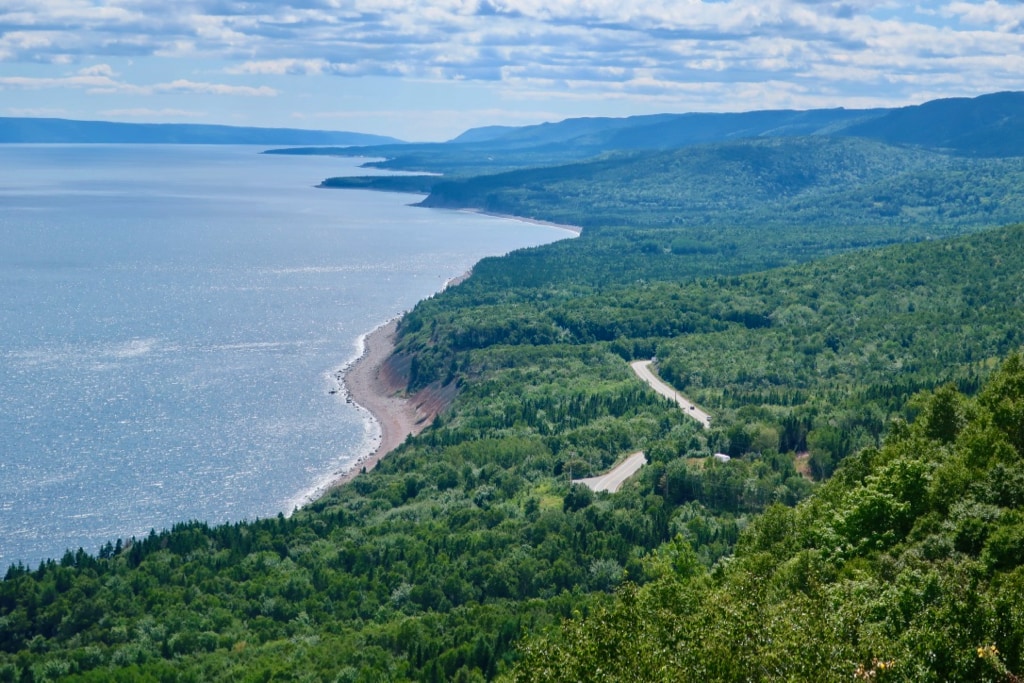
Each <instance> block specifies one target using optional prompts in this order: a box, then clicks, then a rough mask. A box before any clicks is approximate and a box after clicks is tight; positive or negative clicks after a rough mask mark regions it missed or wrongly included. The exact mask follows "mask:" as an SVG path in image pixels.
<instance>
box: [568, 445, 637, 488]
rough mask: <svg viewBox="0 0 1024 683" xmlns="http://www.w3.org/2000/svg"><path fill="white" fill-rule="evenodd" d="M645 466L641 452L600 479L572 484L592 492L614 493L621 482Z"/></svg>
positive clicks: (575, 480) (589, 479)
mask: <svg viewBox="0 0 1024 683" xmlns="http://www.w3.org/2000/svg"><path fill="white" fill-rule="evenodd" d="M646 464H647V457H646V456H645V455H644V454H643V451H641V452H639V453H634V454H633V455H631V456H629V457H628V458H626V459H625V460H624V461H623V462H622V463H620V464H619V465H618V466H617V467H615V468H613V469H612V470H611V471H610V472H608V473H607V474H602V475H601V476H600V477H587V478H586V479H573V480H572V483H574V484H583V485H584V486H588V487H590V489H591V490H592V491H608V492H609V493H615V492H616V491H618V490H619V488H620V487H621V486H622V484H623V482H625V481H626V480H627V479H629V478H630V477H632V476H633V475H634V474H636V471H637V470H639V469H640V468H641V467H643V466H644V465H646Z"/></svg>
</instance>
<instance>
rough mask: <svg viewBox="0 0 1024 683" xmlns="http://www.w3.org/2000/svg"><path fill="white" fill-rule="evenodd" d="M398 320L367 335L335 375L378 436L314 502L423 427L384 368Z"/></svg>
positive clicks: (391, 349) (373, 463) (392, 344)
mask: <svg viewBox="0 0 1024 683" xmlns="http://www.w3.org/2000/svg"><path fill="white" fill-rule="evenodd" d="M399 320H401V317H396V318H392V319H391V320H389V321H388V322H386V323H384V324H383V325H380V326H379V327H377V328H376V329H374V330H373V331H371V332H369V333H367V334H366V335H365V336H364V339H363V353H362V354H361V355H360V356H359V357H358V358H357V359H356V360H355V361H354V362H352V363H351V364H350V365H349V366H348V367H346V368H343V369H341V370H339V371H338V372H337V374H336V376H337V377H338V378H339V379H340V383H341V386H342V387H343V388H344V391H345V394H346V397H345V399H346V401H347V402H349V403H352V404H354V405H355V406H356V407H358V408H359V409H360V410H362V411H364V412H365V413H367V414H368V416H369V418H370V419H371V420H372V422H373V423H374V424H375V425H376V429H377V431H378V432H379V434H378V435H377V436H376V438H375V439H374V440H373V441H374V442H375V443H373V445H372V447H371V448H372V450H370V451H369V452H368V453H365V454H363V455H360V456H359V457H358V458H357V459H356V460H355V462H353V463H352V464H351V465H350V466H349V467H348V468H347V469H346V470H345V471H343V472H338V473H336V475H335V476H333V477H332V478H331V480H330V481H329V482H328V483H327V484H326V485H325V486H323V487H322V488H323V490H322V491H320V492H319V495H316V496H315V497H314V498H313V499H314V500H316V499H317V498H320V497H322V496H323V495H325V494H327V493H328V492H330V491H331V490H333V489H334V488H336V487H338V486H343V485H345V484H347V483H349V482H350V481H352V480H353V479H355V478H356V477H357V476H359V474H361V473H362V472H363V471H364V470H365V471H369V470H372V469H373V468H374V467H376V466H377V463H379V462H380V461H381V460H382V459H383V458H384V456H386V455H387V454H388V453H390V452H391V451H393V450H395V449H396V448H398V447H399V446H400V445H402V443H404V442H405V440H406V438H407V437H409V436H410V435H415V434H418V433H419V432H420V431H422V430H423V428H424V427H425V426H426V422H425V421H424V420H421V419H420V417H419V411H418V410H417V408H416V405H415V404H414V402H413V400H412V399H411V398H408V397H405V396H404V395H402V392H403V390H404V387H399V386H395V384H396V383H395V382H394V380H393V379H391V378H390V377H388V376H387V374H386V368H385V367H384V363H385V361H387V359H388V358H389V357H390V356H391V353H392V352H393V351H394V349H395V334H396V332H397V330H398V322H399Z"/></svg>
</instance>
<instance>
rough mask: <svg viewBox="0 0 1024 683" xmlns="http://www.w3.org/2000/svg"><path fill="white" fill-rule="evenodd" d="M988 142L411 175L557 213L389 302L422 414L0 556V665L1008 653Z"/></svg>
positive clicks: (59, 673)
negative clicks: (297, 461) (626, 467)
mask: <svg viewBox="0 0 1024 683" xmlns="http://www.w3.org/2000/svg"><path fill="white" fill-rule="evenodd" d="M507 134H509V131H491V133H490V134H483V135H482V136H481V137H482V138H483V139H482V140H478V142H480V144H483V143H485V142H488V140H491V139H496V138H494V137H493V136H497V137H498V138H500V137H502V136H504V135H507ZM471 138H472V136H471ZM452 158H453V159H454V158H455V157H452ZM458 158H460V159H463V160H464V161H465V160H466V157H465V156H462V157H458ZM524 158H525V157H524ZM505 161H506V162H507V161H508V159H507V158H506V160H505ZM467 163H468V162H467ZM496 163H503V162H501V161H500V160H499V161H498V162H496ZM1022 163H1024V161H1022V159H1021V158H999V159H979V158H966V157H961V156H952V155H947V154H942V153H937V152H934V151H926V150H922V149H906V148H897V147H894V146H891V145H887V144H883V143H879V142H872V141H866V140H863V139H853V138H849V139H830V138H825V137H817V136H816V137H811V138H806V137H804V138H790V139H785V140H781V139H763V140H754V141H738V142H728V143H716V144H714V145H706V146H696V147H689V148H686V149H682V150H671V151H659V152H650V151H645V152H630V153H628V154H622V153H615V154H610V155H608V156H606V157H603V158H600V159H597V160H593V161H589V162H586V163H579V164H573V165H569V166H562V167H557V168H543V169H532V170H518V171H515V172H512V173H508V174H500V175H493V176H481V177H477V178H473V179H465V180H462V181H455V180H451V179H442V180H439V181H435V180H430V181H429V182H430V184H431V188H432V190H433V195H432V197H433V199H432V200H430V201H431V202H437V203H442V204H445V205H454V206H461V205H466V206H477V205H478V204H480V203H483V204H484V206H482V207H478V208H488V209H491V210H502V211H510V212H515V213H519V214H520V215H531V216H536V217H541V218H547V219H552V220H559V221H563V222H570V223H576V224H582V225H583V226H584V228H585V230H584V232H583V234H582V236H580V238H579V239H575V240H565V241H562V242H560V243H555V244H552V245H548V246H545V247H540V248H537V249H529V250H522V251H518V252H514V253H512V254H510V255H508V256H506V257H502V258H493V259H485V260H484V261H482V262H481V263H480V264H478V266H477V267H476V268H475V270H474V273H473V275H472V276H471V277H470V278H469V279H468V280H466V281H464V282H462V283H461V284H459V285H457V286H454V287H451V288H449V289H448V290H446V291H445V292H443V293H441V294H439V295H438V296H435V297H433V298H430V299H428V300H426V301H423V302H421V303H420V304H418V305H417V306H416V307H415V309H414V310H413V311H411V312H410V313H409V314H407V315H406V316H405V318H404V319H403V320H402V322H401V324H400V327H399V334H400V337H399V341H398V345H397V349H396V354H395V356H394V357H393V359H392V361H393V363H394V366H395V367H398V368H403V369H407V371H408V388H409V389H410V390H416V389H420V388H423V387H427V386H433V387H435V388H442V387H443V388H444V389H445V390H446V391H445V393H446V394H450V395H454V397H455V398H454V401H453V403H452V405H451V407H450V408H449V409H448V410H446V411H445V412H444V413H442V414H441V415H439V416H438V418H437V419H436V420H435V421H434V423H433V424H432V425H431V426H430V427H429V428H428V429H426V430H425V431H423V432H422V433H421V434H420V435H419V436H417V437H412V438H409V439H408V440H407V441H406V442H405V443H404V444H403V445H402V446H401V447H400V448H398V449H397V450H396V451H395V452H393V453H392V454H390V455H389V456H388V457H387V458H385V459H384V460H383V461H382V462H381V464H380V465H379V466H378V467H377V468H375V469H373V470H371V471H369V472H366V473H364V474H361V475H360V476H358V477H357V478H356V479H355V480H354V481H353V482H352V483H350V484H349V485H346V486H344V487H342V488H341V489H339V490H336V491H334V492H332V493H331V494H329V495H327V496H325V497H324V498H323V499H321V500H319V501H318V502H316V503H315V504H313V505H310V506H308V507H307V508H305V509H303V510H300V511H297V512H296V513H295V514H294V515H293V516H291V517H287V518H286V517H284V516H280V517H278V518H276V519H270V520H261V521H253V522H246V523H238V524H230V525H223V526H217V527H210V526H208V525H207V524H204V523H203V522H201V521H192V522H189V521H185V520H183V522H182V523H181V524H180V525H178V526H176V527H175V528H174V529H171V530H165V531H154V532H153V533H152V534H150V535H149V536H148V537H146V538H141V539H122V540H120V541H113V540H112V542H111V543H109V544H107V545H106V546H104V547H103V548H101V549H99V551H98V553H93V552H92V549H85V550H81V549H79V550H77V551H75V550H71V551H69V552H68V553H67V554H65V555H64V556H63V557H62V558H59V559H57V558H54V560H51V561H48V562H45V563H43V564H42V565H40V566H39V567H24V566H20V565H19V566H14V567H11V568H10V569H9V570H8V571H7V572H6V576H5V578H4V580H3V581H2V582H0V681H45V680H71V681H118V680H120V681H171V680H174V681H218V680H220V681H238V680H241V681H269V680H277V681H280V680H297V681H298V680H325V681H396V680H397V681H401V680H425V681H442V680H444V681H448V680H455V681H478V680H490V679H494V678H496V677H499V676H507V677H509V678H511V679H512V680H559V679H560V678H561V679H562V680H591V679H606V680H617V679H618V680H648V679H650V680H690V679H697V678H702V679H706V680H750V679H756V680H806V681H820V680H832V679H835V680H839V679H845V680H849V679H851V678H854V679H872V678H873V679H877V680H885V679H892V680H907V681H911V680H914V681H917V680H923V681H928V680H934V681H940V680H993V681H1014V680H1019V679H1018V678H1017V676H1019V675H1021V670H1022V666H1021V657H1022V647H1024V642H1022V638H1024V614H1022V612H1021V607H1020V605H1021V604H1022V601H1021V599H1020V596H1021V595H1022V594H1024V593H1022V589H1024V578H1022V571H1024V570H1022V569H1021V568H1020V566H1019V565H1020V563H1021V560H1022V558H1024V540H1022V538H1024V534H1022V531H1021V529H1022V522H1021V519H1020V517H1021V504H1022V502H1024V483H1022V481H1024V479H1022V476H1024V475H1022V469H1021V457H1022V454H1021V449H1022V447H1024V446H1022V436H1021V425H1024V409H1022V407H1021V406H1024V367H1022V366H1024V361H1022V360H1021V358H1020V357H1019V355H1015V354H1016V353H1018V352H1019V350H1020V348H1021V346H1022V344H1024V337H1022V332H1021V330H1022V329H1024V225H1020V224H1019V223H1020V221H1021V220H1022V219H1024V189H1022V188H1024V182H1022V180H1024V177H1022V173H1024V166H1022ZM510 165H514V164H510ZM351 182H354V183H364V184H365V182H367V181H360V180H357V181H351ZM387 182H388V183H390V184H391V188H390V189H410V188H414V187H424V186H421V185H419V183H420V182H424V180H423V179H422V178H416V179H406V178H402V179H396V180H389V181H387ZM442 198H443V201H441V200H442ZM999 223H1004V224H1010V223H1018V225H1009V227H995V226H996V225H997V224H999ZM967 233H969V234H967ZM654 357H656V358H657V362H656V368H657V370H658V371H659V373H660V374H661V376H662V377H663V378H665V379H666V380H668V381H670V382H672V383H673V384H674V386H675V388H676V389H678V390H679V391H681V392H683V393H685V394H686V395H687V396H689V397H691V398H693V399H694V400H695V401H696V402H697V403H698V404H699V405H700V406H701V407H702V408H705V409H707V410H708V411H709V412H710V413H711V415H712V417H713V421H712V423H711V428H709V429H703V428H702V427H701V425H700V424H699V423H698V422H697V421H696V420H693V419H690V418H689V417H688V416H687V415H685V414H684V413H683V411H681V410H680V409H679V408H678V406H677V405H676V404H674V403H672V402H670V401H667V400H665V399H663V398H661V397H659V396H658V395H657V394H656V393H655V392H654V391H652V390H651V389H650V388H648V387H647V385H645V384H644V383H643V382H641V380H639V379H638V378H637V377H636V376H635V375H634V374H633V372H632V371H631V370H630V367H629V365H628V361H630V360H634V359H650V358H654ZM1007 358H1008V360H1004V359H1007ZM640 450H642V451H644V453H645V454H646V456H647V459H648V461H649V463H648V464H647V465H646V466H645V467H644V468H643V469H641V470H640V472H639V473H638V474H637V475H636V476H634V477H633V478H632V479H631V480H630V481H628V482H627V483H626V485H625V486H624V487H623V489H622V490H620V491H619V492H618V493H614V494H608V493H594V492H592V491H591V490H590V489H588V488H586V487H583V486H580V485H573V484H571V482H570V480H571V479H572V478H579V477H584V476H589V475H595V474H598V473H600V472H603V471H604V470H606V469H608V468H609V467H611V466H612V465H614V464H615V463H616V462H617V461H619V460H621V459H622V458H624V457H625V456H626V455H627V454H629V453H632V452H635V451H640ZM718 453H725V454H728V455H730V456H732V459H731V460H728V461H724V460H725V459H724V458H720V457H719V458H715V457H713V456H714V455H715V454H718ZM833 473H834V474H833ZM830 475H832V476H831V478H829V477H830ZM794 506H796V507H794ZM766 511H767V512H766ZM734 550H735V551H736V554H735V555H732V553H733V551H734ZM566 620H568V621H566ZM524 639H526V640H524ZM524 643H525V645H524ZM599 672H600V673H599Z"/></svg>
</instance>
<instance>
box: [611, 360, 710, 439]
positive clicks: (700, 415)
mask: <svg viewBox="0 0 1024 683" xmlns="http://www.w3.org/2000/svg"><path fill="white" fill-rule="evenodd" d="M652 362H653V361H649V360H635V361H633V362H632V363H630V364H629V367H631V368H633V372H635V373H636V374H637V377H639V378H640V379H642V380H643V381H645V382H647V383H648V384H650V385H651V387H652V388H653V389H654V390H655V391H657V392H658V393H659V394H661V395H662V396H664V397H665V398H670V399H672V400H673V401H675V402H676V403H678V404H679V407H680V408H682V409H683V412H684V413H686V414H687V415H689V416H690V417H692V418H693V419H694V420H696V421H697V422H700V423H701V425H703V427H704V428H705V429H707V428H708V427H710V426H711V416H710V415H708V414H707V413H705V412H704V411H703V410H701V409H700V408H698V407H697V406H696V405H694V404H693V403H692V402H691V401H690V399H688V398H686V397H685V396H683V395H682V394H680V393H679V392H678V391H676V390H675V389H673V388H672V387H670V386H669V385H667V384H665V383H664V382H662V381H661V380H660V379H658V377H657V375H655V374H654V372H653V371H652V370H651V363H652Z"/></svg>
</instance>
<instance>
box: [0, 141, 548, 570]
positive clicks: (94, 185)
mask: <svg viewBox="0 0 1024 683" xmlns="http://www.w3.org/2000/svg"><path fill="white" fill-rule="evenodd" d="M259 151H260V150H259V149H256V148H251V147H219V146H132V145H82V146H71V145H68V146H65V145H41V146H34V145H26V146H21V145H11V146H6V145H0V245H2V247H0V293H2V296H0V572H2V571H3V568H5V567H6V566H7V565H8V564H11V563H13V562H16V561H23V562H26V563H30V564H34V563H37V562H38V561H39V560H41V559H44V558H46V557H59V556H60V555H61V554H63V552H64V550H65V549H68V548H70V549H76V548H78V547H84V548H85V549H86V550H87V551H89V552H95V551H96V550H97V549H98V548H99V546H100V545H101V544H103V543H106V542H107V541H110V540H114V539H116V538H128V537H131V536H140V535H142V534H146V533H148V532H149V530H150V529H151V528H156V529H162V528H166V527H169V526H170V525H171V524H173V523H174V522H178V521H185V520H191V519H201V520H205V521H209V522H224V521H237V520H242V519H253V518H256V517H266V516H271V515H276V514H277V513H279V512H288V511H290V510H292V509H293V508H294V507H295V505H297V504H299V503H300V502H301V501H302V500H303V499H304V497H306V496H308V495H309V493H310V492H311V491H312V490H314V489H315V488H316V487H317V486H318V485H321V484H322V483H323V481H324V478H325V477H326V476H329V475H330V474H331V473H332V472H336V471H338V470H339V469H343V468H344V467H345V466H346V464H348V463H351V462H354V461H355V460H356V459H357V458H359V457H360V456H362V455H364V454H365V453H366V451H367V450H368V449H369V447H370V444H371V442H372V439H373V438H374V436H375V434H374V431H375V430H374V428H373V426H372V425H371V424H369V423H368V422H367V420H366V419H365V416H364V415H363V414H362V413H361V412H360V411H358V410H356V409H355V408H353V407H351V406H349V405H347V404H346V403H345V401H344V400H343V399H342V397H341V396H340V395H338V394H332V393H331V390H332V389H334V388H335V382H334V381H333V377H332V376H333V373H334V371H335V370H336V369H337V368H338V367H339V366H342V365H344V364H345V363H346V362H348V361H350V360H351V359H352V358H353V356H354V354H355V353H356V349H357V344H358V340H359V337H360V335H362V334H363V333H365V332H367V331H368V330H370V329H372V328H373V327H375V326H376V325H378V324H380V323H382V322H384V321H385V320H387V319H390V318H392V317H394V316H395V315H397V314H399V313H401V312H402V311H405V310H408V309H409V308H411V307H412V306H413V305H414V304H415V303H416V301H418V300H420V299H422V298H424V297H426V296H429V295H431V294H432V293H434V292H436V291H437V290H439V289H441V288H442V287H443V286H444V284H445V282H446V281H447V280H448V279H449V278H452V277H453V276H456V275H459V274H461V273H463V272H465V271H466V270H468V269H469V268H471V267H472V265H473V263H475V262H476V261H477V260H479V259H480V258H482V257H483V256H486V255H494V254H502V253H505V252H507V251H510V250H512V249H515V248H518V247H524V246H530V245H536V244H541V243H546V242H550V241H553V240H556V239H561V238H564V237H566V235H567V233H566V232H564V231H562V230H557V229H554V228H550V227H544V226H538V225H532V224H529V223H523V222H519V221H511V220H503V219H496V218H490V217H485V216H478V215H474V214H469V213H459V212H451V211H434V210H426V209H419V208H413V207H410V206H408V204H409V203H410V202H413V201H416V199H417V197H414V196H410V195H395V194H384V193H372V192H362V191H337V190H322V189H316V188H315V185H316V184H317V183H318V182H319V181H320V180H322V179H323V178H324V177H327V176H331V175H344V174H348V173H362V172H363V171H361V170H358V169H356V163H357V162H355V161H353V160H347V159H330V158H323V157H289V156H268V155H259V154H258V152H259Z"/></svg>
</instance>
